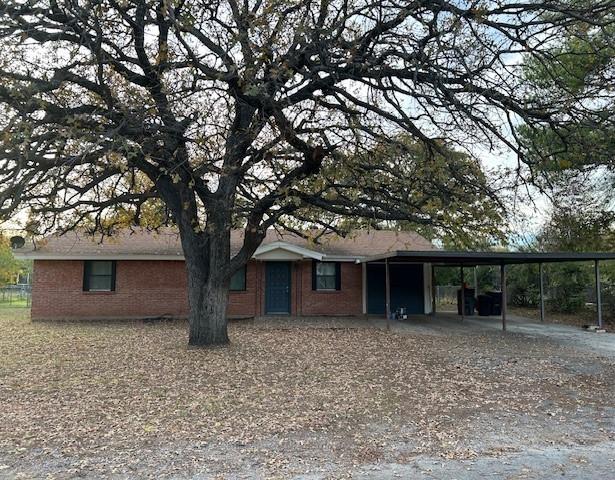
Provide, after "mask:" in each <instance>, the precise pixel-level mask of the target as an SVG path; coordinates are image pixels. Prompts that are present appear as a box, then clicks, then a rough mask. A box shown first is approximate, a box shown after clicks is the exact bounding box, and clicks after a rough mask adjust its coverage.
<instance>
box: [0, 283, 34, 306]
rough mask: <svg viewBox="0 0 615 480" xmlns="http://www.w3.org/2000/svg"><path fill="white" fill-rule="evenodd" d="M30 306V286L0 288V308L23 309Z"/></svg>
mask: <svg viewBox="0 0 615 480" xmlns="http://www.w3.org/2000/svg"><path fill="white" fill-rule="evenodd" d="M31 304H32V286H31V285H7V286H5V287H0V307H2V306H8V307H24V308H29V307H30V305H31Z"/></svg>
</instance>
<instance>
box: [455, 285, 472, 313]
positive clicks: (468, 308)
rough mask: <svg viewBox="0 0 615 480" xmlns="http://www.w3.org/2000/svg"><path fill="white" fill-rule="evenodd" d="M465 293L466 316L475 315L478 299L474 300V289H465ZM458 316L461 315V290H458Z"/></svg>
mask: <svg viewBox="0 0 615 480" xmlns="http://www.w3.org/2000/svg"><path fill="white" fill-rule="evenodd" d="M464 291H465V298H464V304H465V312H464V315H474V307H475V304H476V299H475V298H474V289H473V288H464ZM457 314H459V315H461V289H459V290H457Z"/></svg>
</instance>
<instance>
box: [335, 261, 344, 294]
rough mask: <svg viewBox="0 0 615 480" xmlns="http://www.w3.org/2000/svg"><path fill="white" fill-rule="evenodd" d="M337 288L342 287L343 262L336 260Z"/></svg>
mask: <svg viewBox="0 0 615 480" xmlns="http://www.w3.org/2000/svg"><path fill="white" fill-rule="evenodd" d="M335 289H336V290H341V289H342V264H341V263H340V262H335Z"/></svg>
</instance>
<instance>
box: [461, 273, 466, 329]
mask: <svg viewBox="0 0 615 480" xmlns="http://www.w3.org/2000/svg"><path fill="white" fill-rule="evenodd" d="M465 284H466V282H465V279H464V278H463V266H461V321H462V322H463V319H464V317H465V314H466V289H465Z"/></svg>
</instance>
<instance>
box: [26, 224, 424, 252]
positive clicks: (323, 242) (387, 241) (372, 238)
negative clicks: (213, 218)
mask: <svg viewBox="0 0 615 480" xmlns="http://www.w3.org/2000/svg"><path fill="white" fill-rule="evenodd" d="M242 241H243V231H242V230H236V231H233V232H232V235H231V251H232V253H236V252H237V251H238V250H239V248H240V247H241V244H242ZM277 241H282V242H286V243H290V244H292V245H297V246H300V247H304V248H308V249H310V250H314V251H318V252H320V253H323V254H325V255H327V256H333V257H367V256H373V255H378V254H382V253H386V252H392V251H396V250H422V251H423V250H434V246H433V245H432V244H431V242H429V240H427V239H425V238H424V237H422V236H421V235H419V234H417V233H415V232H394V231H390V230H355V231H353V232H351V233H350V234H348V235H347V236H346V237H340V236H337V235H333V234H327V235H324V236H322V237H321V238H319V239H318V243H315V242H314V241H311V240H307V239H305V238H302V237H300V236H299V235H296V234H293V233H289V232H284V233H279V232H277V231H275V230H269V231H268V232H267V236H266V238H265V239H264V241H263V243H262V244H263V245H267V244H270V243H272V242H277ZM15 254H16V255H17V256H18V257H21V258H43V257H47V258H67V259H69V258H78V259H84V258H92V259H95V258H98V257H106V258H111V257H126V256H137V257H140V258H150V257H151V258H155V257H163V258H166V259H168V258H173V257H176V258H178V259H182V258H183V252H182V248H181V243H180V239H179V235H178V234H177V232H176V231H175V230H172V229H163V230H159V231H158V232H152V231H147V230H124V231H121V232H118V233H117V234H115V235H113V236H111V237H109V236H107V237H101V236H94V237H93V236H91V235H86V234H83V233H78V232H69V233H66V234H64V235H52V236H49V237H46V238H45V239H43V240H39V241H38V242H35V244H34V245H32V244H28V245H27V246H25V247H23V248H22V249H19V250H17V251H16V252H15Z"/></svg>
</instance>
